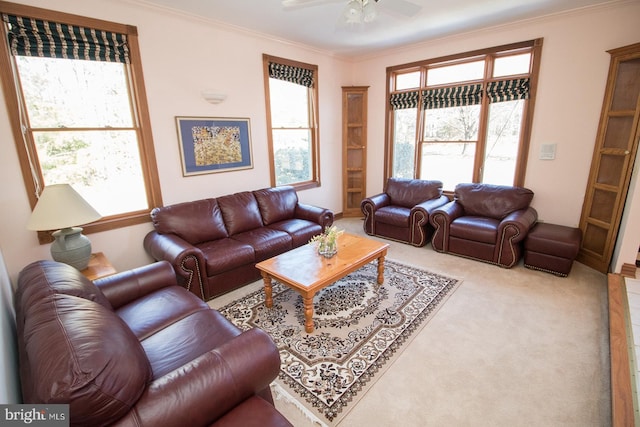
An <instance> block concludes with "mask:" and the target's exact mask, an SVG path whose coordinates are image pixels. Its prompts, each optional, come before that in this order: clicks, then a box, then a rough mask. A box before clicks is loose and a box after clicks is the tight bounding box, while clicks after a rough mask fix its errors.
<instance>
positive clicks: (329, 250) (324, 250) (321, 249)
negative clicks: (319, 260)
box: [318, 241, 338, 258]
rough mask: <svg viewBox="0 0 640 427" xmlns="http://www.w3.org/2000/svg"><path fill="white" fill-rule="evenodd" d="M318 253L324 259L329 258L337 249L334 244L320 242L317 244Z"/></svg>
mask: <svg viewBox="0 0 640 427" xmlns="http://www.w3.org/2000/svg"><path fill="white" fill-rule="evenodd" d="M318 253H319V254H320V255H322V256H323V257H325V258H331V257H332V256H334V255H335V254H336V253H338V247H337V245H336V242H335V241H333V242H325V241H320V242H319V243H318Z"/></svg>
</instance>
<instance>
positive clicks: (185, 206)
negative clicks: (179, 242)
mask: <svg viewBox="0 0 640 427" xmlns="http://www.w3.org/2000/svg"><path fill="white" fill-rule="evenodd" d="M151 220H152V221H153V226H154V227H155V229H156V231H157V232H158V233H160V234H176V235H177V236H179V237H181V238H182V239H184V240H186V241H187V242H189V243H191V244H192V245H197V244H198V243H202V242H207V241H209V240H215V239H222V238H224V237H227V236H228V234H227V229H226V228H225V224H224V221H223V220H222V214H221V212H220V207H219V206H218V202H217V201H216V199H202V200H196V201H193V202H184V203H177V204H175V205H169V206H164V207H161V208H155V209H153V210H152V211H151Z"/></svg>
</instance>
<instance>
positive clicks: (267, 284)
mask: <svg viewBox="0 0 640 427" xmlns="http://www.w3.org/2000/svg"><path fill="white" fill-rule="evenodd" d="M262 279H263V280H264V305H265V306H266V307H267V308H271V307H273V297H272V296H271V277H270V276H269V275H268V274H267V273H265V272H264V271H263V272H262Z"/></svg>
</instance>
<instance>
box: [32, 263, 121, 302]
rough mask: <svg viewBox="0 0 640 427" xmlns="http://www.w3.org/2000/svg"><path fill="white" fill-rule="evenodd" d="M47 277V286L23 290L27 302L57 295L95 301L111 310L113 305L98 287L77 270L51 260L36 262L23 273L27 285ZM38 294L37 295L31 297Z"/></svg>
mask: <svg viewBox="0 0 640 427" xmlns="http://www.w3.org/2000/svg"><path fill="white" fill-rule="evenodd" d="M43 276H46V281H45V282H44V283H45V284H46V286H32V287H28V288H26V289H24V290H23V292H24V294H25V295H24V298H26V300H29V301H30V300H38V299H42V298H45V297H46V296H47V295H53V294H56V293H60V294H65V295H72V296H76V297H79V298H83V299H86V300H88V301H94V302H96V303H98V304H100V305H101V306H103V307H105V308H107V309H109V310H111V309H112V307H111V303H110V302H109V300H108V299H107V298H106V297H105V296H104V294H103V293H102V292H101V291H100V289H98V287H97V286H96V285H94V284H93V282H92V281H91V280H89V279H87V278H86V277H85V276H84V275H83V274H82V273H80V272H79V271H78V270H77V269H76V268H74V267H72V266H70V265H67V264H62V263H58V262H55V261H50V260H43V261H36V262H34V263H32V264H30V265H29V268H25V269H24V270H23V271H22V273H21V280H22V281H24V282H25V283H32V282H33V283H36V282H39V281H40V280H41V279H42V277H43ZM32 293H36V294H37V295H31V294H32Z"/></svg>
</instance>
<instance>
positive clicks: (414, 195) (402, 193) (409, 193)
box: [385, 178, 442, 208]
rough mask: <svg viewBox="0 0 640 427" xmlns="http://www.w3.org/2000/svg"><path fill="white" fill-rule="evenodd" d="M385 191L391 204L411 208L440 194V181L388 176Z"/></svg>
mask: <svg viewBox="0 0 640 427" xmlns="http://www.w3.org/2000/svg"><path fill="white" fill-rule="evenodd" d="M385 193H387V195H388V196H389V198H390V199H391V204H392V205H397V206H403V207H405V208H412V207H414V206H415V205H417V204H418V203H422V202H424V201H425V200H431V199H434V198H436V197H440V196H441V195H442V182H440V181H427V180H421V179H408V178H389V179H388V180H387V188H386V190H385Z"/></svg>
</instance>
